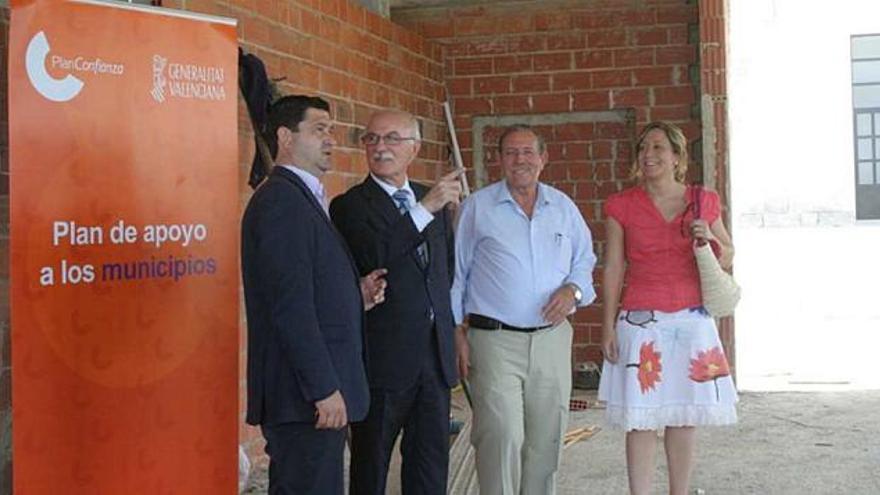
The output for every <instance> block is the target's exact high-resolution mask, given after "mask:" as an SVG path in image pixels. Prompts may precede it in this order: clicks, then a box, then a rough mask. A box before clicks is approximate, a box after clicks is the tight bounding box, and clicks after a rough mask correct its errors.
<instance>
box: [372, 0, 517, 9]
mask: <svg viewBox="0 0 880 495" xmlns="http://www.w3.org/2000/svg"><path fill="white" fill-rule="evenodd" d="M504 1H506V0H479V1H473V0H471V1H468V0H389V1H388V3H389V4H390V7H391V8H392V9H408V8H418V7H438V6H445V5H473V4H476V3H501V2H504Z"/></svg>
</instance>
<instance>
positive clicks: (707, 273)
mask: <svg viewBox="0 0 880 495" xmlns="http://www.w3.org/2000/svg"><path fill="white" fill-rule="evenodd" d="M694 257H695V258H696V259H697V268H698V269H699V271H700V290H701V292H702V293H703V307H704V308H706V311H708V312H709V314H710V315H712V316H714V317H715V318H721V317H724V316H730V315H732V314H733V310H734V308H736V303H738V302H739V298H740V292H741V289H740V287H739V285H737V283H736V281H735V280H733V277H732V276H731V275H730V274H729V273H727V272H725V271H724V270H722V269H721V265H719V264H718V259H717V258H715V253H713V252H712V247H711V246H709V244H708V243H706V244H703V245H702V246H699V245H697V244H696V243H695V244H694Z"/></svg>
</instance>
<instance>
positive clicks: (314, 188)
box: [281, 165, 324, 200]
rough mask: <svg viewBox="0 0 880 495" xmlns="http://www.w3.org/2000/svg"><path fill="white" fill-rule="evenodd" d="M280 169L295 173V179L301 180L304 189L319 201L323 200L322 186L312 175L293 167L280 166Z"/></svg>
mask: <svg viewBox="0 0 880 495" xmlns="http://www.w3.org/2000/svg"><path fill="white" fill-rule="evenodd" d="M281 166H282V167H284V168H286V169H287V170H290V171H291V172H293V173H295V174H296V176H297V177H299V178H300V179H302V181H303V182H305V184H306V187H308V188H309V191H311V192H312V194H314V195H315V197H317V198H318V199H320V200H323V199H324V184H321V180H320V179H318V178H317V177H315V176H314V175H312V174H310V173H308V172H306V171H305V170H303V169H301V168H299V167H297V166H295V165H281Z"/></svg>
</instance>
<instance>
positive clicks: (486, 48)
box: [466, 38, 507, 55]
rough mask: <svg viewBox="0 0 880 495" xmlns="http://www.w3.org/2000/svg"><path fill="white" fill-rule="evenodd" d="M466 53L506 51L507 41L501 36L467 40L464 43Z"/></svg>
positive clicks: (497, 53) (500, 52)
mask: <svg viewBox="0 0 880 495" xmlns="http://www.w3.org/2000/svg"><path fill="white" fill-rule="evenodd" d="M466 47H467V53H468V55H499V54H502V53H507V42H506V41H505V40H504V39H502V38H491V39H487V40H479V41H469V42H467V43H466Z"/></svg>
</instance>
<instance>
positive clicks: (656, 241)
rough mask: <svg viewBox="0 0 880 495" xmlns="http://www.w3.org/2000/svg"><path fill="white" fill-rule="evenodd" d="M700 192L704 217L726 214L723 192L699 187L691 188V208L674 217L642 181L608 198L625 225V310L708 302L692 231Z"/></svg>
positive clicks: (687, 194) (670, 309)
mask: <svg viewBox="0 0 880 495" xmlns="http://www.w3.org/2000/svg"><path fill="white" fill-rule="evenodd" d="M696 197H700V208H699V215H700V218H702V219H703V220H706V222H707V223H709V225H712V223H714V222H715V220H716V219H717V218H718V216H719V214H720V202H719V199H718V194H717V193H715V192H714V191H708V190H705V189H703V190H702V193H701V194H696V188H695V187H694V186H688V188H687V190H686V191H685V198H686V199H687V204H688V206H687V208H686V209H685V210H684V211H683V212H682V213H680V214H678V215H676V216H675V218H673V219H672V220H670V221H666V219H664V218H663V215H661V214H660V210H658V209H657V207H656V206H655V205H654V202H653V201H651V197H650V196H648V193H647V192H646V191H645V190H644V189H643V188H642V187H640V186H636V187H632V188H630V189H626V190H624V191H621V192H619V193H617V194H614V195H612V196H611V197H609V198H608V200H607V201H606V202H605V214H606V215H607V216H609V217H611V218H613V219H614V220H616V221H617V223H619V224H620V225H621V226H622V227H623V244H624V256H625V258H626V261H627V266H626V272H625V275H624V289H623V297H622V298H621V302H620V307H621V309H625V310H651V309H652V310H659V311H666V312H673V311H678V310H681V309H685V308H692V307H696V306H701V305H702V297H701V296H700V278H699V273H698V272H697V264H696V262H695V261H694V252H693V247H692V242H693V241H692V238H691V236H690V234H689V230H690V229H689V227H690V224H691V222H692V221H693V220H694V218H695V217H694V211H695V210H696V209H697V208H695V207H694V201H695V198H696Z"/></svg>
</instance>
